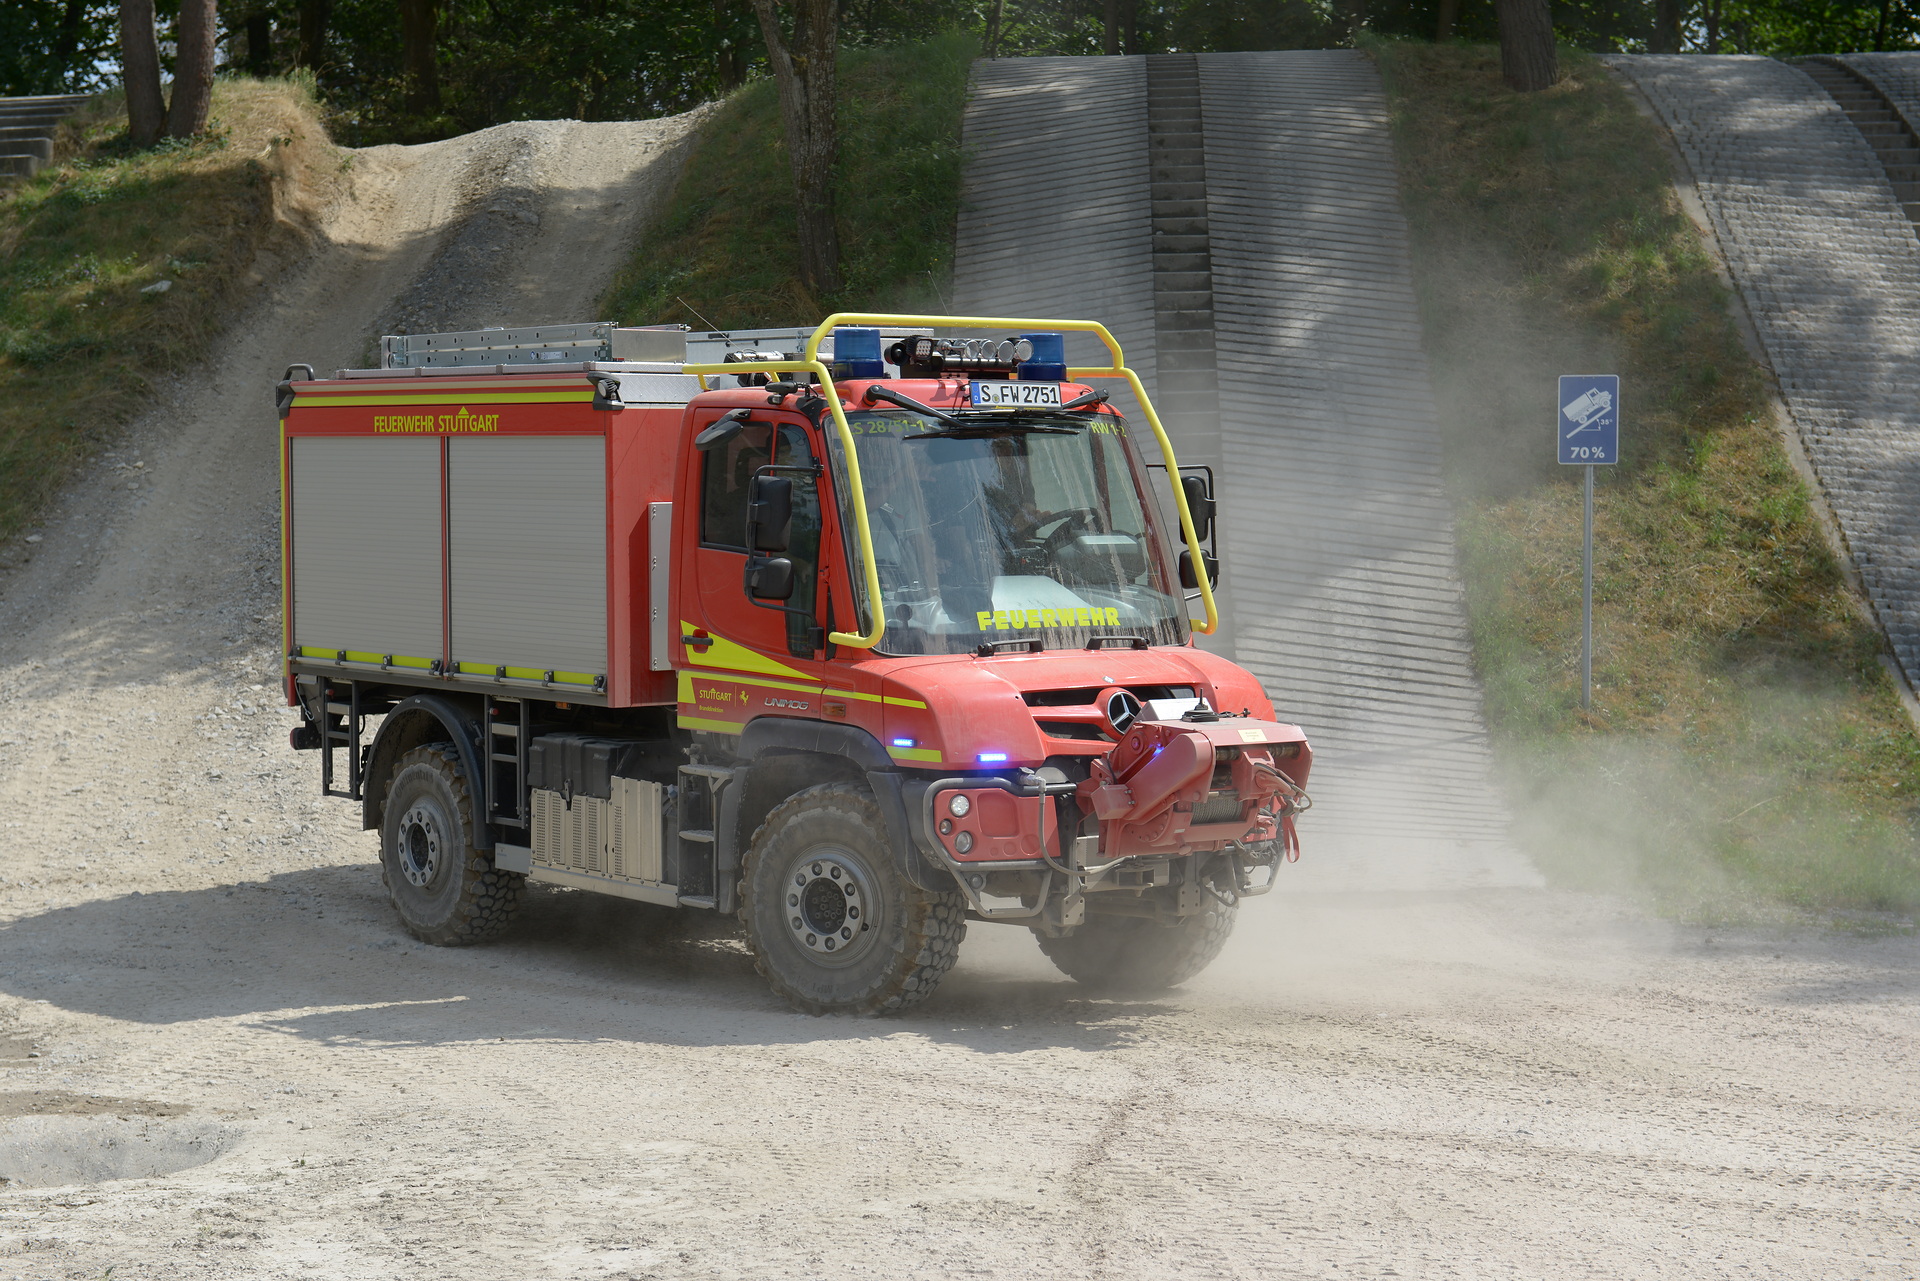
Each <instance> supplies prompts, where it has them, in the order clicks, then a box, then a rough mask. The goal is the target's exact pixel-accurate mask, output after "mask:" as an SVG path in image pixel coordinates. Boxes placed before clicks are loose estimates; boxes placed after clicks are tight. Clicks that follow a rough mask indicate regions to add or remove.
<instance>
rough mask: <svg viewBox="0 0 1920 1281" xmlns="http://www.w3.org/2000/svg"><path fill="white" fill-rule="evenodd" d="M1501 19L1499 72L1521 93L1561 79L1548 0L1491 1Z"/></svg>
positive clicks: (1529, 91)
mask: <svg viewBox="0 0 1920 1281" xmlns="http://www.w3.org/2000/svg"><path fill="white" fill-rule="evenodd" d="M1494 12H1495V13H1496V14H1497V15H1498V16H1499V19H1500V75H1501V76H1502V77H1503V78H1504V79H1505V80H1506V82H1507V83H1508V84H1509V85H1511V86H1512V87H1513V88H1515V89H1518V90H1519V91H1520V92H1521V93H1538V92H1539V91H1540V90H1542V89H1550V88H1552V87H1553V83H1554V81H1556V80H1558V79H1559V78H1560V65H1559V57H1558V54H1557V52H1556V51H1555V49H1554V47H1553V13H1552V10H1550V9H1549V8H1548V7H1547V0H1494Z"/></svg>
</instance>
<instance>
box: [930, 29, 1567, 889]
mask: <svg viewBox="0 0 1920 1281" xmlns="http://www.w3.org/2000/svg"><path fill="white" fill-rule="evenodd" d="M966 143H967V145H968V147H969V149H970V150H971V152H972V159H971V163H970V167H969V170H968V182H967V204H966V207H965V208H964V209H963V211H962V214H961V220H960V229H959V244H958V255H957V265H956V273H955V276H956V284H955V291H956V306H957V307H958V308H959V309H960V310H961V311H963V312H968V313H974V314H995V313H998V314H1002V315H1005V314H1013V313H1014V312H1024V313H1026V314H1033V315H1048V314H1051V315H1076V316H1078V315H1089V316H1092V317H1094V318H1096V319H1101V320H1104V321H1106V322H1107V323H1108V325H1109V327H1111V328H1113V329H1114V331H1115V333H1116V336H1118V337H1119V338H1120V339H1121V341H1122V342H1123V343H1124V344H1125V345H1126V347H1127V351H1128V358H1129V360H1130V361H1131V362H1132V363H1133V365H1134V367H1135V368H1136V369H1137V370H1139V371H1140V372H1141V374H1142V377H1143V379H1144V380H1145V381H1146V382H1147V385H1148V387H1149V390H1150V392H1151V393H1152V395H1153V396H1154V400H1155V404H1156V405H1157V406H1158V407H1159V409H1160V411H1161V414H1162V416H1163V417H1164V418H1165V419H1166V420H1167V422H1168V426H1169V431H1170V434H1172V435H1173V437H1174V443H1175V447H1176V449H1177V450H1178V451H1179V453H1180V460H1181V462H1182V463H1207V464H1209V465H1212V466H1213V467H1214V468H1215V473H1216V476H1217V477H1218V478H1219V493H1220V497H1221V500H1222V509H1223V513H1224V522H1223V527H1222V553H1223V556H1224V560H1225V566H1226V568H1225V579H1224V582H1223V584H1222V586H1223V590H1224V593H1225V596H1226V603H1227V608H1228V614H1229V617H1230V622H1231V629H1230V631H1229V632H1228V633H1227V635H1226V636H1225V637H1224V638H1223V639H1224V641H1225V644H1223V645H1216V646H1213V647H1214V648H1220V649H1223V650H1225V651H1226V652H1230V653H1232V654H1233V655H1234V656H1235V657H1236V658H1237V659H1238V660H1239V661H1241V662H1242V663H1244V664H1246V665H1247V666H1248V667H1249V668H1251V669H1252V670H1253V671H1254V672H1256V673H1257V674H1258V675H1259V676H1260V678H1261V680H1262V681H1263V682H1264V683H1265V684H1266V687H1267V690H1268V692H1269V694H1270V695H1271V696H1272V697H1273V701H1274V703H1275V705H1276V707H1277V708H1278V709H1279V710H1280V714H1281V715H1282V716H1283V717H1284V718H1287V719H1291V720H1297V721H1299V722H1300V723H1301V724H1303V725H1304V726H1305V727H1306V729H1307V732H1308V734H1309V736H1310V737H1311V739H1312V740H1313V743H1314V747H1315V751H1316V753H1317V755H1318V763H1317V765H1316V767H1315V772H1314V783H1315V786H1314V788H1313V791H1314V795H1315V800H1316V802H1317V806H1316V809H1315V811H1314V812H1313V814H1312V815H1310V816H1309V817H1308V819H1307V820H1306V821H1305V823H1304V825H1303V832H1304V836H1305V841H1306V846H1307V854H1306V857H1305V858H1304V859H1303V860H1302V862H1301V863H1300V864H1299V865H1298V866H1297V867H1295V868H1291V869H1289V870H1288V873H1287V878H1288V884H1289V885H1290V886H1293V887H1299V888H1305V887H1308V886H1312V887H1316V888H1371V889H1436V888H1455V887H1464V886H1475V885H1515V884H1534V883H1537V881H1538V876H1537V874H1536V873H1535V872H1534V871H1533V869H1532V867H1531V866H1530V865H1529V864H1528V863H1527V861H1526V860H1525V859H1524V858H1523V857H1521V856H1520V855H1519V854H1517V853H1516V852H1515V851H1514V850H1513V849H1512V848H1511V846H1510V845H1509V844H1508V843H1507V841H1506V838H1505V829H1506V824H1507V816H1506V812H1505V807H1504V804H1503V802H1502V801H1501V799H1500V797H1499V796H1498V795H1497V793H1496V791H1495V789H1494V787H1493V786H1492V784H1491V782H1490V779H1489V775H1490V769H1491V759H1490V754H1489V751H1488V746H1487V736H1486V729H1485V723H1484V720H1483V717H1482V712H1481V704H1480V693H1479V688H1478V685H1477V682H1476V680H1475V678H1474V674H1473V670H1472V665H1471V655H1470V650H1469V645H1468V642H1467V637H1466V629H1465V624H1464V618H1463V614H1462V608H1461V598H1460V588H1459V583H1458V580H1457V578H1456V576H1455V574H1454V561H1453V529H1452V521H1451V512H1450V509H1449V507H1448V505H1447V502H1446V499H1445V496H1444V494H1443V493H1442V492H1441V487H1440V476H1439V430H1438V426H1437V423H1436V421H1435V417H1434V411H1433V405H1432V393H1431V389H1430V387H1429V385H1428V377H1427V366H1426V358H1425V356H1424V354H1423V352H1422V351H1421V347H1420V330H1419V321H1418V317H1417V313H1416V311H1415V307H1414V300H1413V289H1412V282H1411V277H1410V273H1409V266H1408V259H1407V245H1406V229H1405V225H1404V222H1403V220H1402V218H1401V214H1400V208H1399V197H1398V188H1397V181H1396V176H1395V171H1394V163H1393V155H1392V149H1391V142H1390V139H1389V137H1388V134H1387V126H1386V103H1385V99H1384V96H1383V94H1382V92H1381V89H1380V84H1379V80H1378V77H1377V76H1376V74H1375V72H1374V69H1373V66H1372V64H1371V63H1370V62H1369V61H1368V60H1367V59H1366V58H1365V57H1364V56H1362V55H1360V54H1357V53H1353V52H1349V51H1339V50H1336V51H1295V52H1281V53H1250V54H1201V55H1166V56H1153V57H1146V58H1137V57H1136V58H1028V59H1003V60H997V61H992V62H982V63H979V64H977V66H976V69H975V73H974V93H973V97H972V99H971V101H970V105H969V109H968V116H967V126H966ZM1036 171H1045V172H1050V173H1052V174H1053V175H1054V176H1055V177H1056V178H1058V179H1061V181H1059V182H1057V183H1034V182H1031V181H1022V180H1021V174H1022V173H1023V172H1024V173H1026V174H1028V175H1031V174H1033V173H1034V172H1036ZM1196 183H1198V184H1199V185H1198V191H1199V194H1200V198H1199V199H1198V200H1195V199H1194V193H1195V190H1196V187H1195V184H1196ZM1062 193H1065V199H1064V202H1063V198H1062ZM1078 228H1086V229H1089V230H1092V229H1095V228H1097V235H1098V239H1097V240H1084V239H1082V238H1081V236H1080V235H1079V234H1078V232H1077V230H1076V229H1078ZM1022 246H1025V247H1027V248H1028V250H1029V251H1028V252H1025V253H1023V252H1021V247H1022ZM1102 307H1104V308H1105V309H1106V310H1104V311H1103V310H1101V309H1100V308H1102Z"/></svg>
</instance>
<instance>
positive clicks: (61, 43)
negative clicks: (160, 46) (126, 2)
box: [0, 0, 120, 97]
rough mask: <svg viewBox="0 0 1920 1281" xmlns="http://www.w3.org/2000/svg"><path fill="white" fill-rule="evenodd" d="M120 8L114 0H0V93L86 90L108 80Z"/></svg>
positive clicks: (97, 86) (113, 77)
mask: <svg viewBox="0 0 1920 1281" xmlns="http://www.w3.org/2000/svg"><path fill="white" fill-rule="evenodd" d="M119 13H120V11H119V6H118V4H117V3H114V2H113V0H6V2H5V3H4V4H0V97H16V96H31V95H35V94H46V93H89V92H92V91H93V90H95V89H103V88H105V87H106V86H107V85H109V84H111V83H112V82H113V80H114V79H115V76H114V74H113V71H112V67H113V64H114V62H115V61H116V58H115V54H116V53H117V49H116V43H117V39H118V35H119V29H118V23H119Z"/></svg>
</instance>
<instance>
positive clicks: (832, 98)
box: [753, 0, 841, 296]
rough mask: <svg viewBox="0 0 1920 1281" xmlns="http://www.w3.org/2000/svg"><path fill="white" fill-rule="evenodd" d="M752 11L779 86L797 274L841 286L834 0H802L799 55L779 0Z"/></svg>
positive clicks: (825, 289) (759, 2) (763, 1)
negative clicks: (795, 214) (785, 35)
mask: <svg viewBox="0 0 1920 1281" xmlns="http://www.w3.org/2000/svg"><path fill="white" fill-rule="evenodd" d="M753 12H754V15H755V16H756V17H758V18H759V19H760V34H761V35H762V36H763V37H764V38H765V39H766V42H767V61H768V62H769V63H771V64H772V66H773V79H774V84H775V85H776V86H777V87H778V89H779V91H780V119H781V123H782V124H783V125H784V126H785V127H786V133H787V158H788V160H789V161H790V163H791V165H792V167H793V194H794V202H795V204H796V205H797V206H798V208H799V219H798V221H799V230H800V277H801V279H802V280H803V281H804V282H805V284H806V286H807V288H808V289H810V290H812V291H813V293H814V294H815V295H816V296H819V295H825V294H832V293H837V292H838V291H839V289H840V287H841V279H840V235H839V232H838V230H837V229H836V228H835V226H834V216H833V161H834V152H835V147H836V137H835V129H834V125H835V121H834V108H835V105H836V103H837V96H836V91H835V88H834V54H835V47H836V45H837V43H838V42H837V40H836V35H837V32H836V31H835V20H836V18H837V16H838V14H837V11H836V3H835V0H798V3H797V9H796V12H795V14H794V24H793V26H794V44H795V45H796V46H797V47H798V49H799V54H798V55H797V56H795V55H794V54H791V53H789V51H788V49H787V45H786V42H785V41H784V40H783V39H781V36H780V15H779V13H778V12H777V11H776V10H775V9H774V0H753Z"/></svg>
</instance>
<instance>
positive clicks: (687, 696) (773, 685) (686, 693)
mask: <svg viewBox="0 0 1920 1281" xmlns="http://www.w3.org/2000/svg"><path fill="white" fill-rule="evenodd" d="M677 675H678V676H679V677H680V701H681V702H683V703H691V702H692V701H693V682H694V681H696V680H716V681H729V682H731V683H733V684H735V685H758V686H760V687H761V688H763V689H790V690H792V691H794V692H795V693H797V694H816V695H817V694H819V693H820V687H819V686H818V685H796V684H794V683H793V682H792V681H770V680H766V679H763V678H762V677H759V676H740V675H738V674H736V673H733V672H712V673H708V672H699V673H695V672H689V671H681V672H679V673H677Z"/></svg>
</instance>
